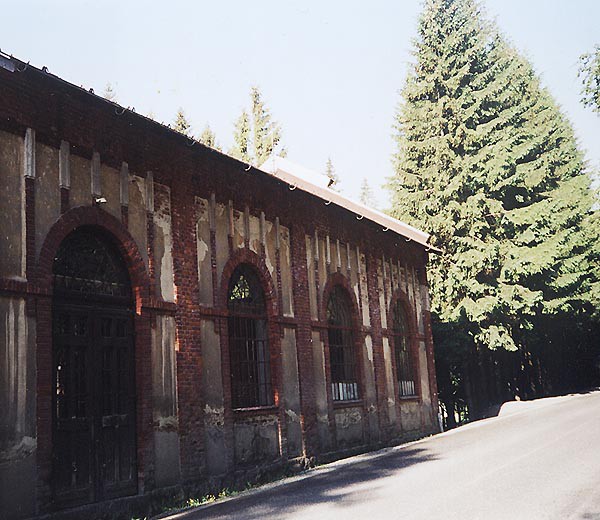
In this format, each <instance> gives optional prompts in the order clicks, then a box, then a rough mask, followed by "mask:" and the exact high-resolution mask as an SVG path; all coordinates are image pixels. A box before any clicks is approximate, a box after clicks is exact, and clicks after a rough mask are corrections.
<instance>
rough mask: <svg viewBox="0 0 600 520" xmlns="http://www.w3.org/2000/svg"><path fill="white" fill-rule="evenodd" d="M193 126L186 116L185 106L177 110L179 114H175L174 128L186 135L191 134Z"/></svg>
mask: <svg viewBox="0 0 600 520" xmlns="http://www.w3.org/2000/svg"><path fill="white" fill-rule="evenodd" d="M191 127H192V125H190V123H189V122H188V120H187V117H185V112H184V111H183V108H180V109H179V110H178V111H177V114H175V121H174V122H173V130H176V131H177V132H180V133H182V134H184V135H189V134H190V129H191Z"/></svg>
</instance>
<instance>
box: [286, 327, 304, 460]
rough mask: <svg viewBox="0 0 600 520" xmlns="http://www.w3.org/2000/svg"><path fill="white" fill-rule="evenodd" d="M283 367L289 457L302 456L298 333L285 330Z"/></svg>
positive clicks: (288, 329)
mask: <svg viewBox="0 0 600 520" xmlns="http://www.w3.org/2000/svg"><path fill="white" fill-rule="evenodd" d="M281 357H282V365H283V406H284V408H285V420H286V426H287V452H288V453H287V454H288V457H298V456H300V455H302V428H301V426H300V415H301V414H302V410H301V408H300V381H299V379H298V358H297V352H296V331H295V330H294V329H290V328H284V329H283V338H282V339H281Z"/></svg>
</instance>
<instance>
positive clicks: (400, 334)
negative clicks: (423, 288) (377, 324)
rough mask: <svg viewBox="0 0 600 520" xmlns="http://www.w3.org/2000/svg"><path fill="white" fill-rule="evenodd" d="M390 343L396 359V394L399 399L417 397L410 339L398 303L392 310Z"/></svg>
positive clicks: (404, 318)
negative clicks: (391, 342) (392, 345)
mask: <svg viewBox="0 0 600 520" xmlns="http://www.w3.org/2000/svg"><path fill="white" fill-rule="evenodd" d="M392 341H393V344H394V356H395V359H396V376H397V378H398V394H399V396H400V397H411V396H415V395H417V392H416V383H415V370H414V363H413V359H412V356H411V352H410V338H409V334H408V325H407V321H406V313H405V312H404V310H403V309H402V304H401V303H400V301H397V302H396V305H395V306H394V309H393V327H392Z"/></svg>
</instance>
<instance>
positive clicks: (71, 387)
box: [52, 227, 137, 507]
mask: <svg viewBox="0 0 600 520" xmlns="http://www.w3.org/2000/svg"><path fill="white" fill-rule="evenodd" d="M52 272H53V283H54V299H53V304H52V315H53V327H52V342H53V349H52V354H53V358H52V363H53V380H52V381H53V384H52V394H53V395H52V400H53V402H52V410H53V414H52V415H53V432H52V435H53V446H52V469H53V475H52V482H53V493H54V500H55V503H56V506H58V507H65V506H71V505H77V504H84V503H89V502H95V501H100V500H107V499H112V498H115V497H120V496H125V495H130V494H134V493H136V491H137V471H136V444H135V370H134V341H133V310H132V309H133V305H132V303H133V299H132V294H131V284H130V280H129V274H128V271H127V268H126V266H125V263H124V261H123V259H122V257H121V255H120V254H119V251H118V250H117V248H116V247H115V246H114V244H113V243H112V242H111V240H110V239H109V238H108V237H107V236H105V235H104V234H103V233H102V232H101V231H99V230H97V229H95V228H92V227H83V228H79V229H78V230H76V231H74V232H73V233H71V234H70V235H68V236H67V237H66V238H65V239H64V240H63V242H62V243H61V245H60V247H59V249H58V252H57V253H56V255H55V258H54V263H53V268H52Z"/></svg>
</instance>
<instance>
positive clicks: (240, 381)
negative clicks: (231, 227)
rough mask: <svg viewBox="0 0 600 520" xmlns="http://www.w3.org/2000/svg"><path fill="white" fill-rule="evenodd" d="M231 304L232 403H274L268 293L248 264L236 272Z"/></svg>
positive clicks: (250, 405)
mask: <svg viewBox="0 0 600 520" xmlns="http://www.w3.org/2000/svg"><path fill="white" fill-rule="evenodd" d="M228 308H229V311H230V317H229V353H230V364H231V400H232V406H233V408H253V407H257V406H271V405H272V404H273V402H274V399H273V389H272V385H271V368H270V359H269V357H270V353H269V344H268V339H267V338H268V333H267V320H266V311H265V305H264V294H263V292H262V288H261V286H260V282H259V280H258V278H257V277H256V275H255V273H254V272H253V271H252V270H251V269H250V268H248V267H246V266H241V267H240V268H238V269H237V270H236V271H235V272H234V274H233V275H232V278H231V282H230V286H229V299H228Z"/></svg>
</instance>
